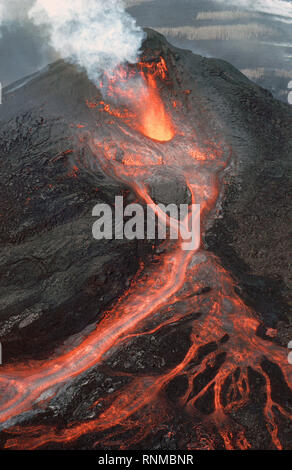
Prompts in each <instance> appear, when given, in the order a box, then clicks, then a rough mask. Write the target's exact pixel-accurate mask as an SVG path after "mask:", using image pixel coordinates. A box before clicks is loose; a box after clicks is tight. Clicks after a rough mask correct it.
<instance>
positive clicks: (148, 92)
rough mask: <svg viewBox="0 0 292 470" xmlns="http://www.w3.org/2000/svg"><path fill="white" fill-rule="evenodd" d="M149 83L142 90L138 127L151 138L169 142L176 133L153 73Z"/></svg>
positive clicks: (148, 80)
mask: <svg viewBox="0 0 292 470" xmlns="http://www.w3.org/2000/svg"><path fill="white" fill-rule="evenodd" d="M147 85H148V86H147V88H145V89H143V91H142V96H141V101H140V103H139V109H138V113H137V114H138V117H139V124H138V128H139V129H140V131H141V132H142V134H144V135H146V136H147V137H149V138H150V139H154V140H158V141H159V142H168V141H169V140H171V139H173V137H174V134H175V133H174V127H173V123H172V120H171V117H170V116H169V115H168V114H167V113H166V110H165V107H164V104H163V102H162V100H161V98H160V96H159V94H158V90H157V85H156V81H155V79H154V77H153V76H152V75H149V76H148V77H147Z"/></svg>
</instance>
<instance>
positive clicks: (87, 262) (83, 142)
mask: <svg viewBox="0 0 292 470" xmlns="http://www.w3.org/2000/svg"><path fill="white" fill-rule="evenodd" d="M147 34H148V37H147V39H146V41H145V42H144V45H143V60H144V61H153V60H154V61H155V60H159V58H160V57H163V58H164V60H165V61H166V64H167V67H168V78H167V81H166V82H163V83H161V84H160V88H161V89H160V92H161V96H162V98H163V100H164V101H165V103H167V104H170V103H174V102H175V103H176V106H177V107H179V108H180V111H179V113H180V119H184V120H185V122H187V123H188V125H191V127H193V129H194V131H195V132H196V135H197V138H198V143H204V142H206V141H207V142H208V144H210V143H211V144H214V145H215V144H216V143H217V142H218V143H220V145H221V146H222V148H223V149H224V150H225V152H226V153H229V154H230V157H231V158H230V164H229V166H228V167H227V169H226V171H225V172H223V174H222V178H221V179H222V181H223V182H224V185H223V186H222V198H221V202H220V203H219V204H218V206H217V210H216V212H215V213H214V217H215V221H214V220H212V221H210V222H209V228H208V230H207V231H206V233H205V234H204V240H205V243H206V248H208V249H209V250H210V251H213V252H214V253H215V254H218V255H219V256H220V258H221V260H222V263H223V265H224V266H225V267H227V268H228V270H229V271H230V273H231V274H232V275H233V276H234V278H235V279H236V281H237V282H238V290H239V292H240V295H241V296H242V297H243V298H244V299H245V301H247V302H248V303H249V304H251V305H252V306H253V307H254V308H255V311H256V314H257V315H258V316H259V317H260V318H261V319H262V320H263V328H262V331H260V332H259V334H261V335H262V336H264V337H266V333H267V327H273V328H276V329H277V328H278V326H279V320H281V322H282V327H281V329H280V330H279V331H280V333H279V332H278V333H277V336H276V337H275V338H273V339H271V341H275V342H278V343H279V342H280V343H281V344H282V345H283V346H284V347H286V346H287V343H288V341H289V339H291V338H288V333H287V332H288V326H287V325H288V323H289V317H288V312H287V305H288V295H287V292H288V290H287V289H288V288H289V287H291V284H289V282H291V281H289V265H288V259H287V258H288V256H287V253H288V250H289V247H288V233H289V218H288V208H289V206H288V203H289V200H288V191H289V187H290V183H291V174H290V173H289V171H290V161H291V158H290V157H291V150H292V148H291V146H292V113H291V108H290V107H289V106H288V105H285V104H283V103H280V102H278V101H276V100H274V99H273V97H272V95H271V94H270V93H269V92H267V91H266V90H263V89H261V88H259V87H258V86H256V85H254V84H253V83H251V82H250V81H249V80H248V79H247V78H246V77H245V76H243V75H242V74H241V73H240V72H238V71H237V70H236V69H234V68H233V67H232V66H230V65H229V64H227V63H225V62H222V61H217V60H212V59H205V58H203V57H201V56H196V55H193V54H192V53H191V52H189V51H183V50H179V49H176V48H174V47H172V46H170V45H169V44H168V43H167V41H166V40H165V39H164V38H163V36H161V35H159V34H157V33H156V32H154V31H151V30H147ZM14 88H15V89H14V91H13V88H12V90H11V89H10V92H9V90H6V93H4V103H3V105H2V106H1V108H0V112H1V116H0V136H1V140H0V154H1V161H0V164H1V185H0V214H1V279H0V289H1V291H0V292H1V306H0V308H1V310H0V331H1V333H0V341H1V342H2V344H3V356H4V361H5V360H6V361H9V360H11V359H18V360H19V359H21V360H23V359H25V358H26V357H33V358H36V359H39V358H40V357H43V356H47V355H49V353H51V352H52V351H53V350H54V348H55V347H56V346H57V345H59V344H61V343H62V341H63V340H64V339H65V338H67V337H69V336H71V335H73V334H76V333H79V332H81V331H82V330H84V328H85V327H87V326H89V328H88V330H87V332H88V331H89V330H90V324H92V323H93V322H96V321H97V320H98V319H99V318H100V317H101V316H102V312H103V311H104V310H105V309H107V308H108V307H109V306H110V305H111V302H112V301H114V300H117V299H118V298H119V296H120V295H121V294H122V292H123V291H124V290H125V288H126V287H127V286H128V285H129V282H130V280H131V279H132V277H133V275H134V273H135V272H136V271H137V269H138V267H139V263H140V261H141V260H145V258H147V255H148V254H150V253H151V250H152V249H153V247H152V243H151V241H150V243H149V244H148V243H147V242H146V241H145V242H136V241H127V240H111V241H102V242H96V241H94V240H93V239H92V234H91V227H92V223H93V221H92V216H91V211H92V208H93V206H94V204H96V203H98V202H106V203H111V204H112V203H113V202H114V197H115V195H121V194H123V195H124V196H125V198H126V199H125V200H126V201H128V200H129V201H131V200H133V195H132V194H131V193H130V192H129V190H128V188H127V187H126V186H124V185H121V184H120V183H118V182H116V181H115V180H114V178H113V179H111V178H110V177H109V176H106V175H105V174H104V173H103V172H102V171H101V169H100V168H98V166H96V165H95V166H94V168H93V167H92V168H82V167H81V166H80V165H79V162H80V161H90V160H91V157H92V155H91V147H90V145H88V140H89V136H91V135H94V133H95V132H96V129H97V128H100V127H101V128H102V130H103V129H104V132H105V133H106V132H107V121H108V119H109V117H108V115H106V114H105V113H103V112H102V111H101V110H100V108H98V107H96V108H94V109H91V108H90V107H88V105H87V104H86V101H88V100H89V101H90V100H94V101H98V100H100V99H102V97H101V96H100V94H99V92H98V90H97V89H96V88H95V87H94V85H92V84H91V83H90V82H89V81H88V80H87V78H86V76H85V75H84V73H83V72H80V71H78V70H76V69H75V68H74V67H73V66H71V65H68V64H65V63H64V62H62V61H60V62H57V63H55V64H52V65H51V66H50V67H48V69H46V70H45V71H44V72H43V73H42V74H40V75H38V76H35V77H33V79H32V80H31V81H29V82H27V83H26V84H25V85H24V86H22V87H20V88H19V87H17V86H16V87H14ZM178 105H179V106H178ZM175 109H177V108H175ZM113 121H114V124H111V126H116V128H117V129H118V120H117V119H113ZM113 128H114V129H115V127H113ZM112 132H114V131H112ZM149 145H150V143H149ZM77 162H78V164H77ZM149 184H150V187H151V188H152V189H151V191H152V197H153V198H154V199H155V200H156V201H162V202H164V203H167V202H177V203H180V202H185V201H186V200H188V197H187V196H188V195H187V194H186V188H185V187H183V183H181V181H180V179H179V178H177V177H176V176H175V175H174V174H173V173H169V172H167V171H166V173H165V174H163V176H160V174H159V173H158V174H157V173H155V174H153V181H151V180H150V181H149ZM149 258H150V257H149ZM149 258H148V259H149ZM150 261H151V260H150V259H149V263H150ZM156 261H157V260H156ZM196 295H200V294H196ZM202 295H206V296H208V291H203V292H202ZM193 314H197V313H196V312H193ZM87 332H86V331H84V335H86V334H87ZM151 338H152V337H151ZM151 338H150V339H151ZM150 339H149V336H147V335H145V336H143V335H141V336H140V337H139V338H138V340H137V344H136V343H135V341H136V340H135V341H134V343H133V344H134V345H133V344H131V345H130V347H129V350H128V349H127V348H125V351H124V354H122V353H121V354H118V355H116V356H115V358H114V359H115V362H113V363H112V362H111V360H108V363H107V367H106V368H104V369H102V368H99V367H98V368H97V370H89V371H87V372H86V373H85V375H83V376H81V377H79V378H76V379H75V380H74V381H73V382H70V383H69V385H68V386H67V387H65V389H64V390H63V391H61V392H60V393H59V394H58V395H57V396H56V399H54V401H53V403H52V405H51V407H50V409H49V411H46V412H45V413H48V416H49V422H50V423H51V422H52V423H54V419H55V418H54V416H56V415H58V419H59V420H61V421H62V420H63V422H64V423H70V422H71V421H76V420H79V421H82V420H84V419H85V420H86V419H89V418H90V417H91V413H92V411H91V408H90V407H91V404H92V402H93V401H94V400H95V401H96V400H98V399H99V398H100V397H101V396H102V397H103V396H105V397H106V396H109V394H111V393H113V391H115V392H117V393H118V390H119V389H120V388H121V387H123V386H124V385H125V384H126V383H127V382H128V378H127V374H128V372H127V370H130V371H131V373H133V374H137V377H140V376H141V374H142V373H144V374H146V373H147V372H149V371H150V372H151V374H152V373H153V374H157V373H159V371H165V370H168V369H169V368H171V367H173V365H174V364H176V362H177V361H178V360H181V356H183V355H184V354H186V352H187V351H188V348H189V347H190V344H189V337H188V324H187V320H186V323H185V322H181V323H174V325H170V326H169V327H167V328H162V334H161V333H160V330H158V333H155V335H154V340H153V341H152V339H151V341H150ZM70 341H72V343H73V342H74V338H71V339H70ZM127 351H128V353H127ZM287 354H288V352H287ZM124 356H125V357H124ZM128 362H129V363H130V365H127V366H125V364H126V363H128ZM267 367H268V366H267ZM108 368H110V369H112V370H113V374H112V375H111V374H110V373H109V369H108ZM124 369H125V370H126V373H125V377H122V378H120V376H119V371H121V370H124ZM115 370H117V371H118V372H117V373H115ZM141 371H142V372H141ZM153 371H154V372H153ZM150 372H149V373H150ZM275 375H276V376H277V374H275ZM279 383H280V381H279ZM180 387H181V382H179V381H178V383H177V384H176V385H175V384H173V383H172V382H171V383H170V384H169V387H168V390H167V393H169V395H171V396H172V400H173V399H174V398H175V396H176V393H179V390H180ZM283 390H284V392H283V394H282V396H283V397H285V398H282V399H283V400H284V399H285V400H286V397H288V398H289V393H288V392H287V390H286V388H285V387H283ZM252 392H253V394H254V397H256V395H257V391H256V390H252ZM275 393H276V395H277V390H276V392H275ZM173 397H174V398H173ZM288 398H287V400H288ZM255 400H256V399H255ZM207 408H208V407H207ZM202 409H204V406H202ZM40 413H41V417H40V421H37V424H39V422H40V423H42V421H41V420H42V413H44V411H41V412H40ZM250 413H253V412H252V409H249V410H248V411H247V413H246V414H243V417H240V416H239V417H238V419H239V421H240V420H241V422H242V423H244V422H245V421H246V420H247V419H249V417H250ZM207 414H208V412H207ZM254 415H256V413H254ZM29 419H30V417H29V416H28V417H27V421H28V423H29ZM45 419H47V415H46V418H45ZM255 419H256V418H255ZM184 421H185V417H184V415H181V414H180V412H179V411H177V415H176V417H175V422H174V423H172V425H171V428H170V431H171V432H173V429H174V430H175V433H174V436H175V437H174V440H173V442H170V441H166V440H165V438H164V437H163V439H162V438H161V435H162V432H161V430H157V433H155V432H154V435H153V436H152V438H149V437H148V436H147V439H148V440H147V441H145V443H144V444H143V446H145V448H154V447H155V446H156V447H157V446H158V448H161V447H162V448H181V447H180V446H184V445H186V443H187V442H188V437H187V434H186V433H187V429H188V428H187V427H188V424H187V425H186V426H187V427H186V428H184ZM258 426H259V424H258V423H257V424H255V425H254V426H253V430H252V431H251V432H253V433H254V434H253V439H254V442H253V447H254V448H260V447H261V446H263V445H266V446H267V447H269V445H270V443H269V440H268V438H267V435H266V434H265V433H263V434H260V433H259V432H257V431H258V429H259V428H258ZM251 427H252V426H251ZM176 431H177V434H178V435H179V437H176ZM166 434H167V433H166V431H165V433H164V435H166ZM254 435H256V436H257V435H258V437H254ZM288 438H289V436H288V432H286V431H285V432H283V441H284V443H286V447H287V446H288V445H289V442H288ZM149 439H150V441H151V442H150V441H149ZM161 439H162V441H163V442H162V443H161V442H160V440H161ZM178 439H180V441H178ZM179 442H180V443H179ZM218 442H219V441H218ZM265 442H266V443H267V444H264V443H265ZM92 443H93V441H92V442H91V441H88V442H87V441H82V444H80V446H83V447H89V448H90V447H91V445H92ZM290 444H291V442H290ZM71 445H72V444H71ZM220 445H222V444H218V446H219V447H220ZM73 447H74V445H73ZM77 447H78V445H77ZM215 447H216V445H215ZM143 448H144V447H143ZM182 448H185V447H182Z"/></svg>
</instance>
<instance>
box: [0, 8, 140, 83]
mask: <svg viewBox="0 0 292 470" xmlns="http://www.w3.org/2000/svg"><path fill="white" fill-rule="evenodd" d="M28 22H29V23H30V24H31V23H33V25H34V26H36V27H38V28H39V30H40V31H42V34H43V35H45V36H46V38H45V39H46V41H47V45H49V46H51V47H52V48H53V49H54V50H55V51H56V52H57V53H58V54H59V55H60V56H61V57H62V58H64V59H66V60H68V61H70V62H73V63H76V64H78V65H79V66H81V67H83V68H85V69H86V72H87V75H88V77H89V78H90V79H91V80H92V81H94V82H95V83H97V81H98V79H99V78H100V76H101V74H102V73H103V72H107V74H111V72H112V71H113V70H114V69H115V68H116V67H117V66H118V65H119V64H122V63H124V62H135V61H136V60H137V57H138V55H139V49H140V47H141V43H142V40H143V38H144V32H143V30H142V29H141V28H139V27H138V26H137V25H136V21H135V20H134V19H133V18H132V17H131V16H130V15H129V14H128V13H127V12H126V11H125V6H124V3H123V1H122V0H86V1H84V0H22V1H20V0H0V37H1V25H5V26H7V25H9V24H15V23H18V24H19V23H28Z"/></svg>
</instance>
